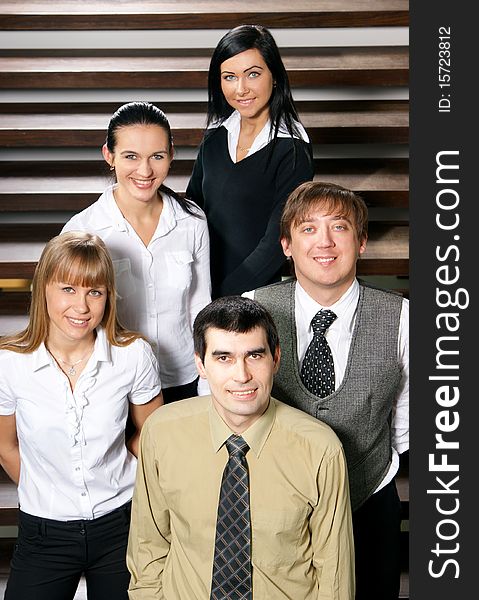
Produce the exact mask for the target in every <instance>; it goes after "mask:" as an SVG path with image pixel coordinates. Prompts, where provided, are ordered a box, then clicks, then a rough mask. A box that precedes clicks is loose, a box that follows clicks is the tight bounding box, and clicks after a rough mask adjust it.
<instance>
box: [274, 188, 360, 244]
mask: <svg viewBox="0 0 479 600" xmlns="http://www.w3.org/2000/svg"><path fill="white" fill-rule="evenodd" d="M318 207H319V208H322V209H324V210H326V211H328V213H329V214H335V215H339V216H341V217H344V218H346V219H348V220H349V221H350V222H351V223H352V225H353V227H354V228H355V230H356V235H357V236H358V240H359V241H360V242H362V241H363V240H366V239H367V237H368V209H367V206H366V204H365V203H364V200H363V199H362V198H361V197H360V196H358V194H356V193H355V192H352V191H351V190H348V189H346V188H343V187H341V186H340V185H336V184H334V183H325V182H322V181H307V182H306V183H302V184H301V185H299V186H298V187H297V188H296V189H295V190H293V191H292V192H291V194H290V195H289V197H288V199H287V201H286V204H285V206H284V208H283V214H282V215H281V239H285V240H286V241H287V242H288V243H289V242H291V230H292V229H293V227H296V226H297V225H299V224H300V223H303V222H305V221H307V220H308V216H309V215H310V214H311V213H312V212H313V211H314V210H315V209H317V208H318Z"/></svg>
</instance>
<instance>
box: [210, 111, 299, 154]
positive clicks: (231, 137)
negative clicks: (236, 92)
mask: <svg viewBox="0 0 479 600" xmlns="http://www.w3.org/2000/svg"><path fill="white" fill-rule="evenodd" d="M221 126H222V127H224V128H225V129H226V130H227V131H228V151H229V154H230V157H231V160H232V161H233V162H234V163H235V162H236V148H237V146H238V140H239V136H240V129H241V115H240V113H239V112H238V111H237V110H235V111H233V112H232V113H231V115H230V116H229V117H228V118H227V119H226V120H225V121H223V123H221ZM211 127H217V125H216V124H213V125H212V126H211ZM296 127H297V128H298V131H299V133H300V134H301V139H302V140H303V141H305V142H309V137H308V134H307V133H306V129H305V128H304V127H303V125H302V124H301V123H299V121H296ZM278 137H287V138H290V137H291V135H290V133H289V131H288V130H287V129H286V126H285V125H284V123H281V124H280V127H279V130H278ZM271 139H272V138H271V121H270V120H269V119H268V121H267V122H266V123H265V124H264V127H263V129H262V130H261V131H260V132H259V133H258V135H257V136H256V137H255V139H254V141H253V143H252V144H251V148H250V149H249V150H248V153H247V154H246V156H251V155H252V154H254V153H255V152H258V150H261V149H262V148H264V147H265V146H266V145H267V144H269V142H270V141H271Z"/></svg>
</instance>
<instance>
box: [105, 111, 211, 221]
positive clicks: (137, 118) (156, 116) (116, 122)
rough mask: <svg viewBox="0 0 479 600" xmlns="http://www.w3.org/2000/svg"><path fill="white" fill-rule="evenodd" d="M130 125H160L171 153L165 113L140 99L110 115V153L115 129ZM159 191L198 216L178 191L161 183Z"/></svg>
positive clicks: (108, 135)
mask: <svg viewBox="0 0 479 600" xmlns="http://www.w3.org/2000/svg"><path fill="white" fill-rule="evenodd" d="M130 125H157V126H158V127H161V128H162V129H163V131H164V132H165V133H166V135H167V137H168V152H170V153H171V150H172V148H173V135H172V133H171V127H170V123H169V122H168V119H167V117H166V115H165V113H164V112H163V111H162V110H161V109H160V108H158V107H157V106H155V105H154V104H151V102H143V101H141V102H128V103H127V104H123V105H122V106H120V108H119V109H118V110H117V111H116V112H115V113H114V114H113V115H112V117H111V119H110V122H109V124H108V130H107V134H106V146H107V148H108V150H109V151H110V152H111V153H112V154H113V153H114V151H115V147H116V133H117V131H118V130H119V129H121V128H122V127H129V126H130ZM159 191H160V192H164V193H165V194H168V195H169V196H171V197H172V198H174V199H175V200H176V201H177V202H178V204H179V205H180V206H181V208H182V209H183V210H185V211H186V212H187V213H189V214H190V215H193V216H196V217H197V216H199V214H198V211H197V210H195V209H196V205H195V203H194V202H192V201H191V200H188V199H187V198H183V197H182V196H180V194H178V192H175V191H174V190H172V189H170V188H169V187H168V186H166V185H164V184H163V183H162V184H161V186H160V189H159Z"/></svg>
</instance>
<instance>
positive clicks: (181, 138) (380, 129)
mask: <svg viewBox="0 0 479 600" xmlns="http://www.w3.org/2000/svg"><path fill="white" fill-rule="evenodd" d="M350 104H351V103H348V109H347V110H344V111H342V110H341V105H340V103H337V104H336V108H337V110H335V111H333V110H329V111H328V110H323V111H318V112H312V111H308V112H303V113H301V114H300V117H301V120H302V122H303V125H304V126H305V128H306V130H307V132H308V135H309V136H310V139H311V141H312V142H313V143H315V144H325V143H375V142H387V143H406V142H407V141H408V134H409V113H408V106H407V104H404V105H403V106H402V107H401V109H400V110H398V109H397V108H396V107H395V106H394V107H392V108H391V109H390V110H384V107H381V109H380V110H376V109H371V108H370V107H369V106H368V104H367V103H365V102H361V103H358V106H357V109H356V110H351V109H350V108H349V106H350ZM110 116H111V113H106V114H101V113H96V114H89V113H87V114H85V113H76V114H71V113H67V114H62V113H57V114H49V113H45V114H41V113H40V114H3V115H2V114H0V145H2V146H5V147H26V146H30V147H35V146H40V147H63V146H67V147H85V146H86V147H99V146H101V145H102V144H103V142H104V140H105V132H106V129H107V127H108V122H109V119H110ZM168 118H169V121H170V125H171V128H172V132H173V139H174V141H175V144H177V145H179V146H190V147H196V146H198V144H199V143H200V142H201V139H202V137H203V132H204V128H205V115H204V114H202V113H194V112H193V113H183V112H177V113H171V112H170V113H168Z"/></svg>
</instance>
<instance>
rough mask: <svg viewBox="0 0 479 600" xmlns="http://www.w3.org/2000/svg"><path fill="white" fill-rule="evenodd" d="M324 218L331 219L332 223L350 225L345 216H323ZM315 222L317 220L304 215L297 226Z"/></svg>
mask: <svg viewBox="0 0 479 600" xmlns="http://www.w3.org/2000/svg"><path fill="white" fill-rule="evenodd" d="M324 216H325V217H332V219H333V220H334V221H347V222H348V223H352V222H351V220H350V219H349V218H348V217H347V216H346V215H333V214H331V215H324ZM315 221H319V219H318V218H314V217H310V216H309V215H306V216H305V217H304V218H303V219H301V220H300V221H299V222H298V225H302V224H303V223H314V222H315Z"/></svg>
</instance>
